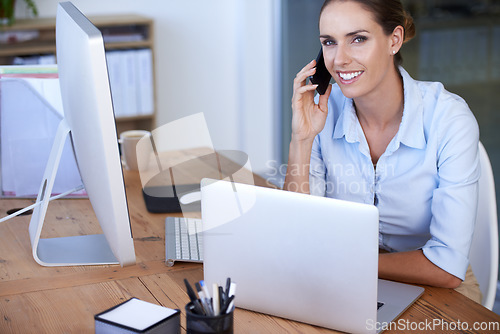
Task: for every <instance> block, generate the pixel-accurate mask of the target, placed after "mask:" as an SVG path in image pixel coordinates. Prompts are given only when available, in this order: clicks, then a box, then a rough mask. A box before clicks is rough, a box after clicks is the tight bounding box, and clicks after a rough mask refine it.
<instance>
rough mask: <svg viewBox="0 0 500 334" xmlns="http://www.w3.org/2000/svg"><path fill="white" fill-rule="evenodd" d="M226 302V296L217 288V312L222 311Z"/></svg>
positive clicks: (222, 290) (221, 289) (220, 288)
mask: <svg viewBox="0 0 500 334" xmlns="http://www.w3.org/2000/svg"><path fill="white" fill-rule="evenodd" d="M225 301H226V295H225V294H224V289H223V288H222V287H221V286H219V310H221V309H222V306H223V305H224V302H225Z"/></svg>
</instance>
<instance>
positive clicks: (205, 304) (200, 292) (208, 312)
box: [194, 282, 214, 316]
mask: <svg viewBox="0 0 500 334" xmlns="http://www.w3.org/2000/svg"><path fill="white" fill-rule="evenodd" d="M194 285H195V287H196V291H198V296H199V297H200V301H201V305H203V308H204V309H205V313H206V315H210V316H212V315H214V313H213V310H212V308H211V307H210V304H209V302H208V301H209V300H208V299H207V297H206V296H205V293H204V292H203V290H202V288H201V285H200V283H198V282H196V283H195V284H194Z"/></svg>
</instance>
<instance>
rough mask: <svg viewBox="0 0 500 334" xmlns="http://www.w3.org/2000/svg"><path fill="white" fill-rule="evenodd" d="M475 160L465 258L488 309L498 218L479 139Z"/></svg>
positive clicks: (495, 264) (493, 290) (494, 272)
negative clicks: (472, 222) (475, 191)
mask: <svg viewBox="0 0 500 334" xmlns="http://www.w3.org/2000/svg"><path fill="white" fill-rule="evenodd" d="M479 161H480V163H481V176H480V178H479V198H478V207H477V216H476V227H475V228H474V236H473V238H472V244H471V250H470V254H469V259H470V264H471V267H472V270H473V272H474V274H475V276H476V278H477V280H478V282H479V287H480V289H481V292H482V294H483V300H482V304H483V306H485V307H487V308H488V309H490V310H491V309H492V308H493V304H494V302H495V295H496V290H497V279H498V220H497V205H496V195H495V182H494V179H493V170H492V168H491V163H490V159H489V158H488V154H487V152H486V150H485V148H484V146H483V145H482V143H479Z"/></svg>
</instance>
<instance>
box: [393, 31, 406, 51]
mask: <svg viewBox="0 0 500 334" xmlns="http://www.w3.org/2000/svg"><path fill="white" fill-rule="evenodd" d="M404 34H405V31H404V29H403V27H402V26H397V27H396V28H394V31H393V32H392V34H391V45H390V48H391V50H390V52H391V54H396V53H398V52H399V49H401V46H402V45H403V41H404Z"/></svg>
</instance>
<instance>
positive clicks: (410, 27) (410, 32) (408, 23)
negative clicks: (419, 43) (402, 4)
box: [403, 11, 416, 43]
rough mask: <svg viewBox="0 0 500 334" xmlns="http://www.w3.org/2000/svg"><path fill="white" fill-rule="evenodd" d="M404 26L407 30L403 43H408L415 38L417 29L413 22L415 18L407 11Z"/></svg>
mask: <svg viewBox="0 0 500 334" xmlns="http://www.w3.org/2000/svg"><path fill="white" fill-rule="evenodd" d="M404 16H405V18H404V26H403V28H404V29H405V37H404V41H403V43H406V42H408V41H409V40H411V39H412V38H413V37H415V33H416V29H415V23H414V22H413V17H411V15H410V14H409V13H408V12H407V11H405V12H404Z"/></svg>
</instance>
